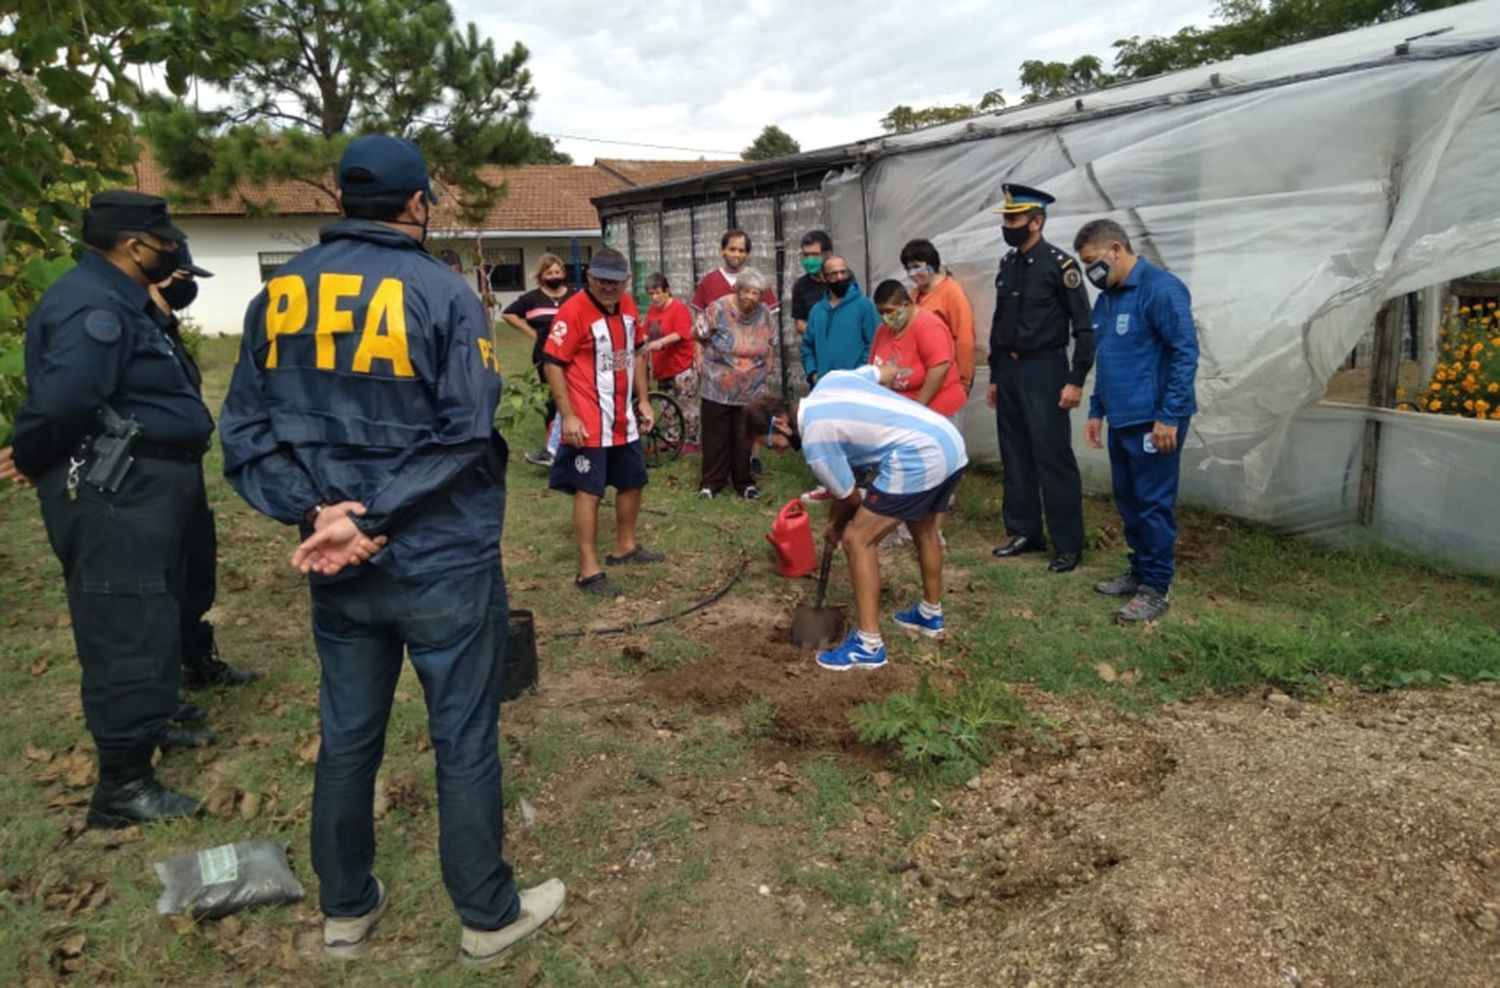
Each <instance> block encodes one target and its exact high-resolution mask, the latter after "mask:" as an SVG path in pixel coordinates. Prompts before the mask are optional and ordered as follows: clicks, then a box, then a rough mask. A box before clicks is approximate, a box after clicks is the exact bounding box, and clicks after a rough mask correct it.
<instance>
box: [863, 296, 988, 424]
mask: <svg viewBox="0 0 1500 988" xmlns="http://www.w3.org/2000/svg"><path fill="white" fill-rule="evenodd" d="M870 363H872V364H874V365H876V366H877V367H878V366H880V365H881V364H895V365H896V380H895V381H894V382H893V383H892V384H891V389H892V390H893V391H895V392H896V393H897V394H898V395H902V396H903V397H906V398H910V399H912V400H913V401H915V400H916V399H917V393H918V392H919V391H921V390H922V385H923V383H924V382H925V381H926V380H927V368H929V367H933V366H935V365H937V364H947V365H948V370H947V372H946V373H945V374H944V376H943V384H942V387H940V388H938V390H937V394H935V395H933V396H932V400H931V401H929V402H928V403H927V407H928V408H930V409H932V410H933V411H934V412H937V413H938V414H939V415H948V416H951V415H953V414H954V413H955V412H957V411H958V410H959V409H960V408H962V407H964V401H965V400H966V398H967V396H966V395H965V394H964V389H963V387H962V385H960V384H959V383H958V368H957V367H956V366H955V363H956V361H954V359H953V337H952V336H950V335H948V327H947V326H945V325H944V324H943V321H942V320H941V319H939V318H938V317H937V316H935V315H933V314H932V313H931V312H923V311H922V310H921V309H918V310H916V311H915V312H914V313H912V317H911V322H910V323H908V324H907V326H906V329H904V330H902V332H901V335H900V336H897V335H896V334H895V333H892V332H891V327H889V326H887V325H886V324H885V323H884V322H882V323H881V324H880V327H879V328H878V329H876V330H875V341H874V342H873V343H871V344H870Z"/></svg>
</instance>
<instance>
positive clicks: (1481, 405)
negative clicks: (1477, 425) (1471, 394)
mask: <svg viewBox="0 0 1500 988" xmlns="http://www.w3.org/2000/svg"><path fill="white" fill-rule="evenodd" d="M1474 410H1475V411H1476V412H1478V413H1479V414H1480V415H1483V414H1484V413H1485V412H1487V411H1489V410H1490V403H1489V402H1487V401H1485V400H1484V399H1483V398H1476V399H1475V400H1474Z"/></svg>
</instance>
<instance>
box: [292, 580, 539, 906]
mask: <svg viewBox="0 0 1500 988" xmlns="http://www.w3.org/2000/svg"><path fill="white" fill-rule="evenodd" d="M508 617H509V604H508V602H507V600H506V596H505V580H504V577H503V576H502V574H501V572H500V568H499V566H498V565H496V566H494V567H486V568H482V569H479V570H474V571H471V572H468V573H463V574H460V575H457V576H444V577H438V578H433V579H429V580H424V581H422V582H402V581H400V580H397V579H395V578H393V577H391V576H388V575H386V574H385V573H383V572H381V571H380V570H379V569H376V568H374V567H367V568H366V569H365V570H363V571H362V572H361V573H360V574H359V575H358V576H356V577H354V578H352V579H348V580H343V581H340V582H338V583H331V584H325V585H321V586H315V587H313V589H312V626H313V639H314V641H315V642H316V643H317V647H318V657H319V659H320V660H321V663H322V683H321V687H320V695H319V703H318V709H319V713H320V715H321V717H322V746H321V748H320V749H319V751H318V768H317V776H316V782H315V784H314V787H313V807H312V863H313V870H315V871H316V872H317V873H318V879H319V882H320V883H321V888H320V890H319V900H320V904H321V905H322V908H323V913H324V914H325V915H327V916H361V915H364V914H365V913H367V912H369V911H370V910H371V909H373V908H375V904H376V901H377V890H376V887H375V881H374V879H373V877H372V876H371V866H372V864H373V862H374V858H375V820H374V798H375V773H376V772H377V771H378V770H379V768H380V762H381V758H382V757H383V756H384V754H385V729H386V722H387V721H388V720H389V719H390V714H391V701H392V698H393V695H394V693H395V690H396V680H397V678H398V677H399V676H400V674H401V659H402V653H403V652H408V653H409V654H410V655H411V662H412V665H413V666H414V667H415V668H416V670H417V676H418V678H419V679H420V680H421V682H422V691H423V693H424V694H425V696H426V698H427V725H428V732H429V734H430V735H431V737H432V747H433V752H434V754H435V755H436V756H437V789H438V824H439V838H438V839H439V843H438V853H439V857H440V858H441V860H442V866H443V883H444V885H446V886H447V888H448V895H449V897H450V898H451V899H452V900H453V905H454V906H455V907H457V909H458V914H459V916H460V917H461V918H462V919H463V923H464V925H465V926H469V927H472V928H475V929H481V930H494V929H499V928H500V927H501V926H504V925H505V924H507V923H509V922H511V921H512V920H513V919H515V917H516V915H517V913H518V912H519V910H520V907H521V904H520V899H519V898H518V897H517V895H516V886H515V878H514V875H513V873H512V871H511V867H510V865H509V864H508V863H507V862H506V861H505V858H504V857H503V856H502V853H501V852H502V847H501V844H502V839H503V829H502V823H501V815H500V812H501V811H500V747H499V743H500V738H499V720H500V671H501V663H502V661H503V656H502V654H501V653H502V649H503V648H504V642H505V627H506V621H507V620H508Z"/></svg>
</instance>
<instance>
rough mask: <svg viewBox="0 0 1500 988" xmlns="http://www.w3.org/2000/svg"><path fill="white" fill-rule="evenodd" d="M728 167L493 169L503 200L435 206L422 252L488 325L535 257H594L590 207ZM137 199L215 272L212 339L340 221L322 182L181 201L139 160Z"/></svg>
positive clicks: (489, 177) (578, 261)
mask: <svg viewBox="0 0 1500 988" xmlns="http://www.w3.org/2000/svg"><path fill="white" fill-rule="evenodd" d="M734 164H735V162H732V161H629V160H620V159H600V160H598V161H596V162H595V163H594V164H592V165H519V166H514V167H492V168H487V169H484V170H483V171H482V172H481V174H482V175H483V177H484V178H485V180H486V181H487V182H490V183H491V184H494V185H500V184H503V185H504V186H505V195H504V196H502V197H501V198H500V200H499V201H498V202H496V203H495V205H494V206H492V207H491V208H490V209H489V211H488V212H487V213H486V214H485V215H484V216H483V217H482V218H481V219H480V220H478V221H477V222H476V221H473V220H471V219H467V218H465V217H462V216H461V215H459V213H458V210H457V208H456V205H457V197H456V196H453V195H443V194H442V192H441V190H440V191H439V202H438V205H437V206H436V207H435V208H434V211H433V222H432V227H431V228H430V230H429V232H428V249H429V250H431V251H432V252H433V253H434V254H442V253H443V252H444V251H448V250H451V251H453V252H454V253H456V254H457V255H458V257H459V259H460V264H461V266H462V269H463V273H464V275H465V276H466V277H467V278H468V279H469V280H470V282H471V283H472V284H473V285H474V288H475V291H477V292H480V293H481V294H485V295H487V297H488V299H489V301H490V308H491V312H492V315H493V316H494V317H495V318H498V316H499V312H500V310H501V309H503V308H504V307H505V306H506V305H507V304H509V303H510V301H511V300H512V299H514V298H515V297H516V296H517V295H518V294H520V293H521V292H522V291H524V290H526V289H527V288H529V287H532V285H531V283H532V280H533V279H532V277H531V274H532V270H533V269H534V268H535V266H536V262H537V259H538V258H540V257H541V255H542V253H543V252H548V253H554V254H557V255H558V256H560V257H562V258H563V259H564V261H565V262H567V264H568V266H569V268H570V271H569V273H570V276H571V277H572V278H574V279H577V280H580V281H581V279H582V273H583V267H584V266H585V265H587V263H588V260H589V258H590V256H592V254H593V252H594V251H595V250H598V249H600V248H602V247H603V240H602V239H601V235H600V229H599V214H598V212H597V211H596V210H595V208H594V205H593V202H592V200H593V199H594V198H596V197H598V196H604V195H610V194H613V193H617V192H622V191H625V190H627V189H630V188H633V187H635V186H637V185H643V184H649V183H652V182H660V181H669V180H672V179H676V178H684V177H687V176H690V175H697V174H702V173H705V172H709V171H715V170H718V169H721V168H727V167H731V166H733V165H734ZM133 167H134V171H135V184H136V188H138V189H139V190H140V191H142V192H148V193H151V194H153V195H161V196H165V197H167V198H168V199H171V200H173V203H174V204H173V207H172V213H173V216H174V217H175V218H176V220H177V223H178V225H179V226H181V227H182V229H183V231H184V232H185V233H187V235H188V239H189V241H190V242H191V244H192V249H193V259H194V261H195V262H196V263H198V264H200V265H202V266H203V267H205V268H207V269H208V270H210V271H212V272H214V275H215V277H214V279H213V280H212V281H209V282H205V283H204V285H203V290H202V292H201V293H200V295H199V299H198V301H197V302H196V303H194V305H193V309H192V313H191V314H192V317H193V320H194V321H195V322H196V323H197V324H198V325H199V326H200V327H201V328H202V329H203V331H204V332H206V333H210V334H222V333H237V332H239V331H240V322H241V320H242V319H243V317H244V312H245V306H246V305H247V304H248V303H249V301H250V299H251V298H252V297H253V296H254V295H255V293H256V292H257V291H259V290H260V286H261V285H262V284H263V283H264V282H265V280H266V279H267V278H268V277H270V276H271V274H272V273H273V272H274V271H275V270H276V269H277V268H278V267H279V266H280V265H281V264H283V263H285V262H286V261H287V260H288V259H289V258H290V257H291V256H292V255H293V254H295V253H297V252H298V251H300V250H302V249H303V248H305V247H309V246H311V245H312V244H315V243H317V239H318V229H319V228H320V227H322V226H324V225H325V224H327V223H330V222H332V221H333V220H335V219H337V218H338V208H337V205H336V202H335V200H334V198H333V187H334V186H333V177H332V175H323V176H318V177H317V178H308V179H297V180H278V181H273V182H268V183H266V184H265V185H260V186H255V185H250V184H242V185H241V186H239V187H238V188H236V189H234V190H233V191H232V192H231V193H230V194H228V195H224V196H219V197H216V198H214V199H212V200H210V201H208V202H194V203H189V202H185V201H182V199H181V196H180V194H178V193H176V192H175V190H174V189H173V186H172V183H171V180H170V179H169V178H167V176H166V174H165V172H164V170H163V169H162V168H161V166H160V164H159V163H158V162H156V161H155V160H154V159H153V158H152V156H151V155H150V153H149V152H148V151H143V153H142V155H141V158H140V160H139V161H137V162H136V164H135V165H134V166H133Z"/></svg>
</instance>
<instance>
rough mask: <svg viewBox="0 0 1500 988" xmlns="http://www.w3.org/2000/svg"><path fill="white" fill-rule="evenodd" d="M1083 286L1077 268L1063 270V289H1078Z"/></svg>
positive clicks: (1081, 276)
mask: <svg viewBox="0 0 1500 988" xmlns="http://www.w3.org/2000/svg"><path fill="white" fill-rule="evenodd" d="M1082 285H1083V273H1082V272H1080V271H1079V270H1078V269H1077V268H1071V267H1070V268H1065V269H1063V287H1065V288H1079V287H1081V286H1082Z"/></svg>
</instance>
